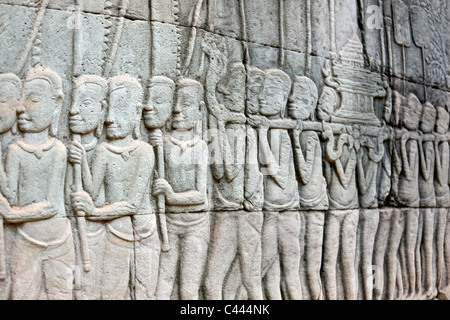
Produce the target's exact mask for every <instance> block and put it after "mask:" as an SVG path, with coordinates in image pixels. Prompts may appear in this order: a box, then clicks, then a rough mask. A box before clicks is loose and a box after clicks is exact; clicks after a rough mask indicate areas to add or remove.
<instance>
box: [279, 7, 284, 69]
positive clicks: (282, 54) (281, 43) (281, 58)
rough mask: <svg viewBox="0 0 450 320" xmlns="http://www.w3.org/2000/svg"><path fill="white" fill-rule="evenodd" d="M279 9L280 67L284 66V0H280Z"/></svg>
mask: <svg viewBox="0 0 450 320" xmlns="http://www.w3.org/2000/svg"><path fill="white" fill-rule="evenodd" d="M278 7H279V8H278V11H279V20H280V21H279V23H280V25H279V30H280V57H279V67H280V68H283V66H284V0H278Z"/></svg>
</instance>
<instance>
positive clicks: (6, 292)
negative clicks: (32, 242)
mask: <svg viewBox="0 0 450 320" xmlns="http://www.w3.org/2000/svg"><path fill="white" fill-rule="evenodd" d="M446 219H447V217H446ZM3 228H4V229H3V230H4V235H5V240H7V239H13V235H14V234H15V232H16V230H15V227H14V226H12V225H10V224H4V225H3ZM9 234H10V235H9ZM5 257H6V277H5V280H3V281H0V300H9V299H11V286H12V282H11V265H10V261H11V246H9V245H7V246H5Z"/></svg>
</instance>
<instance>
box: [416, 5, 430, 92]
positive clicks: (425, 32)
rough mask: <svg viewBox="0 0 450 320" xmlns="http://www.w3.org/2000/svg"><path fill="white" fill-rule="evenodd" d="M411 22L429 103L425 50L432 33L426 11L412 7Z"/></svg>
mask: <svg viewBox="0 0 450 320" xmlns="http://www.w3.org/2000/svg"><path fill="white" fill-rule="evenodd" d="M411 21H413V22H412V23H411V27H412V31H413V39H414V43H415V44H416V46H417V47H419V48H420V50H421V54H422V72H423V90H424V98H425V101H427V100H428V97H427V84H426V81H427V79H426V73H427V64H426V61H425V49H426V48H428V46H429V41H430V32H429V28H428V24H427V13H426V11H425V10H424V9H422V8H421V7H419V6H411Z"/></svg>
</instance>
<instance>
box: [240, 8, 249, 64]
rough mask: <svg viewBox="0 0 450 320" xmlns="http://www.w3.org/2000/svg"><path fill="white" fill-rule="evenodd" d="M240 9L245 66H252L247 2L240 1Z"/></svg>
mask: <svg viewBox="0 0 450 320" xmlns="http://www.w3.org/2000/svg"><path fill="white" fill-rule="evenodd" d="M239 9H240V13H241V29H242V30H241V33H242V43H243V46H244V65H248V64H250V52H249V51H248V43H247V18H246V16H245V1H244V0H240V1H239Z"/></svg>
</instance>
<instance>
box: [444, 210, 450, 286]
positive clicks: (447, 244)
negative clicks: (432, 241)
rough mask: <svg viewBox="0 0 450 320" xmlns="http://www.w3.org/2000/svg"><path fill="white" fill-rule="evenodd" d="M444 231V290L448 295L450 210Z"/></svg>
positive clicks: (449, 276)
mask: <svg viewBox="0 0 450 320" xmlns="http://www.w3.org/2000/svg"><path fill="white" fill-rule="evenodd" d="M445 229H446V231H445V246H444V251H445V253H444V255H445V267H446V269H447V281H446V284H447V285H446V290H447V292H449V293H450V291H449V290H450V210H449V212H448V214H447V226H446V228H445Z"/></svg>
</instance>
